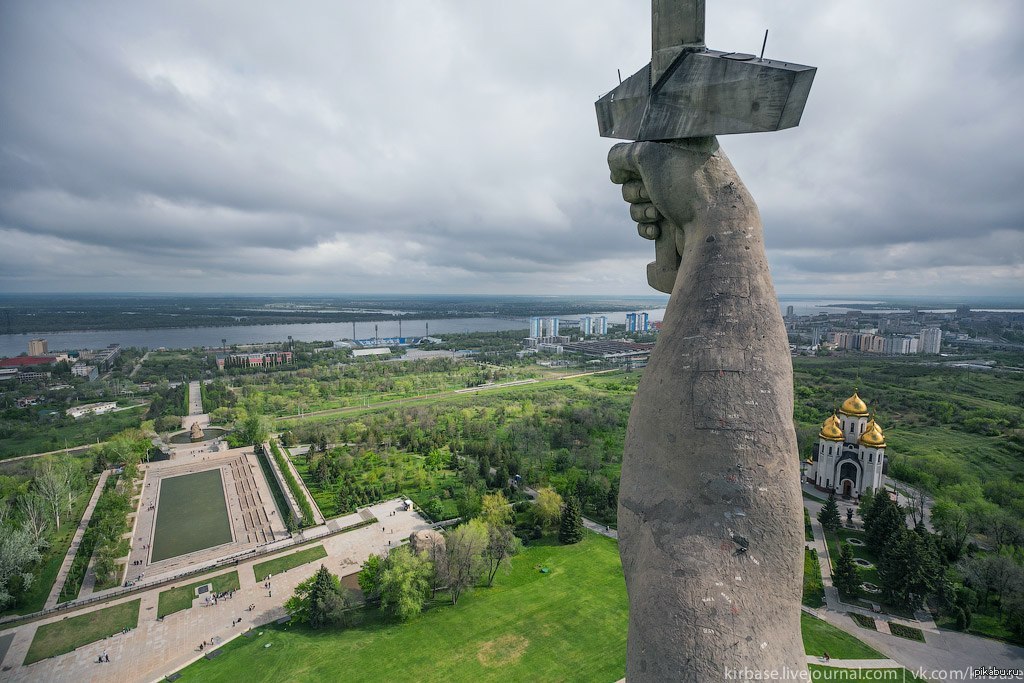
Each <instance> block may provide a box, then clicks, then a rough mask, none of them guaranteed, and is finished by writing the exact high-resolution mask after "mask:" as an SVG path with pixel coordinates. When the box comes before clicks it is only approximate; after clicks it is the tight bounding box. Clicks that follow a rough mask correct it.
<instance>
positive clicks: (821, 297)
mask: <svg viewBox="0 0 1024 683" xmlns="http://www.w3.org/2000/svg"><path fill="white" fill-rule="evenodd" d="M49 296H67V297H101V296H110V297H144V296H151V297H181V298H192V297H195V298H198V297H221V298H237V299H255V298H272V299H301V298H322V297H360V298H367V299H375V298H408V299H451V298H468V299H565V298H576V299H654V300H661V301H665V302H667V301H668V299H669V297H668V295H666V294H660V293H651V294H456V293H445V294H423V293H416V294H413V293H407V292H379V293H372V294H371V293H366V292H304V293H287V294H282V293H280V292H246V293H235V292H171V291H137V292H135V291H133V292H99V291H96V292H81V291H75V292H70V291H47V292H2V293H0V300H2V299H16V298H34V297H49ZM776 298H777V299H779V300H780V301H781V300H800V299H812V300H816V301H846V302H851V303H853V302H856V303H870V302H872V301H876V300H877V301H882V302H890V301H897V302H901V301H917V300H927V301H933V302H934V301H939V302H944V303H951V304H952V303H957V302H959V303H969V302H972V301H992V300H1007V301H1018V302H1024V294H958V295H948V294H814V293H785V294H776Z"/></svg>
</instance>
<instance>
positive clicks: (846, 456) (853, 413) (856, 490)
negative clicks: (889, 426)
mask: <svg viewBox="0 0 1024 683" xmlns="http://www.w3.org/2000/svg"><path fill="white" fill-rule="evenodd" d="M884 464H885V435H883V434H882V427H881V426H880V425H879V424H878V422H876V421H875V419H874V418H873V417H871V416H870V415H869V413H868V406H867V404H866V403H864V401H863V400H862V399H861V397H860V396H858V395H857V392H856V391H854V392H853V396H851V397H850V398H848V399H846V400H845V401H843V405H842V406H841V407H840V408H839V411H838V412H834V413H832V415H831V416H829V418H828V419H827V420H825V422H824V424H822V425H821V431H820V432H818V443H817V444H816V445H815V448H814V459H813V461H812V462H811V464H810V466H809V467H808V468H807V470H806V475H807V478H808V480H809V481H813V482H814V484H815V485H816V486H817V487H818V488H820V489H823V490H825V491H835V493H836V494H837V495H842V496H848V497H854V496H860V495H861V494H862V493H863V492H864V491H866V490H868V489H874V490H876V491H877V490H879V489H881V488H882V467H883V466H884Z"/></svg>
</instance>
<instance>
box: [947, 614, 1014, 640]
mask: <svg viewBox="0 0 1024 683" xmlns="http://www.w3.org/2000/svg"><path fill="white" fill-rule="evenodd" d="M989 610H991V612H990V613H986V612H974V613H973V614H972V615H971V627H970V628H969V629H967V632H968V633H973V634H974V635H976V636H981V637H983V638H995V639H996V640H1005V641H1007V642H1010V643H1016V644H1017V645H1024V639H1022V638H1018V637H1017V635H1016V634H1015V633H1014V632H1013V631H1011V630H1010V629H1009V627H1008V626H1007V625H1006V619H1005V618H1003V617H1002V616H1000V615H999V614H997V613H996V612H995V610H994V608H991V607H990V608H989ZM935 623H936V625H937V626H938V627H939V628H948V629H949V630H951V631H955V630H956V619H954V618H953V617H950V616H943V617H941V618H939V619H936V621H935Z"/></svg>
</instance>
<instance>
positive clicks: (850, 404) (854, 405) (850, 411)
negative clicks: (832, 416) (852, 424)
mask: <svg viewBox="0 0 1024 683" xmlns="http://www.w3.org/2000/svg"><path fill="white" fill-rule="evenodd" d="M839 412H840V413H842V414H843V415H852V416H855V417H866V416H867V414H868V404H867V403H864V401H863V400H862V399H861V397H860V396H858V395H857V391H856V390H854V392H853V396H851V397H850V398H848V399H846V400H845V401H843V405H842V406H841V407H840V408H839Z"/></svg>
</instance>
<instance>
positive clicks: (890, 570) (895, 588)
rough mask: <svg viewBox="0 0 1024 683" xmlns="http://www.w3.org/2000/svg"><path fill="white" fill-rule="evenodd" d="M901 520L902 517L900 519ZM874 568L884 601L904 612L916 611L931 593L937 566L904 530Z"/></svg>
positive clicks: (928, 549) (930, 554)
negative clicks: (905, 610)
mask: <svg viewBox="0 0 1024 683" xmlns="http://www.w3.org/2000/svg"><path fill="white" fill-rule="evenodd" d="M900 519H901V520H902V517H901V518H900ZM881 557H882V559H881V561H880V562H879V564H878V579H879V581H880V582H881V584H882V591H883V593H884V594H885V597H886V599H887V600H888V601H889V602H891V603H892V604H894V605H897V606H900V607H904V608H906V609H918V608H920V607H921V605H922V603H923V602H924V600H925V598H927V597H928V596H929V595H930V594H931V593H932V592H933V591H934V589H935V582H936V580H937V578H938V575H939V562H938V558H936V557H935V555H934V553H933V552H932V549H931V547H929V545H928V544H927V543H925V541H924V539H922V538H921V536H920V535H919V534H917V533H915V532H913V531H910V530H909V529H907V528H906V527H903V528H902V529H899V530H897V531H896V532H895V533H894V534H893V535H892V536H891V537H890V539H889V542H888V546H887V547H886V549H885V550H884V552H883V553H882V555H881Z"/></svg>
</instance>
